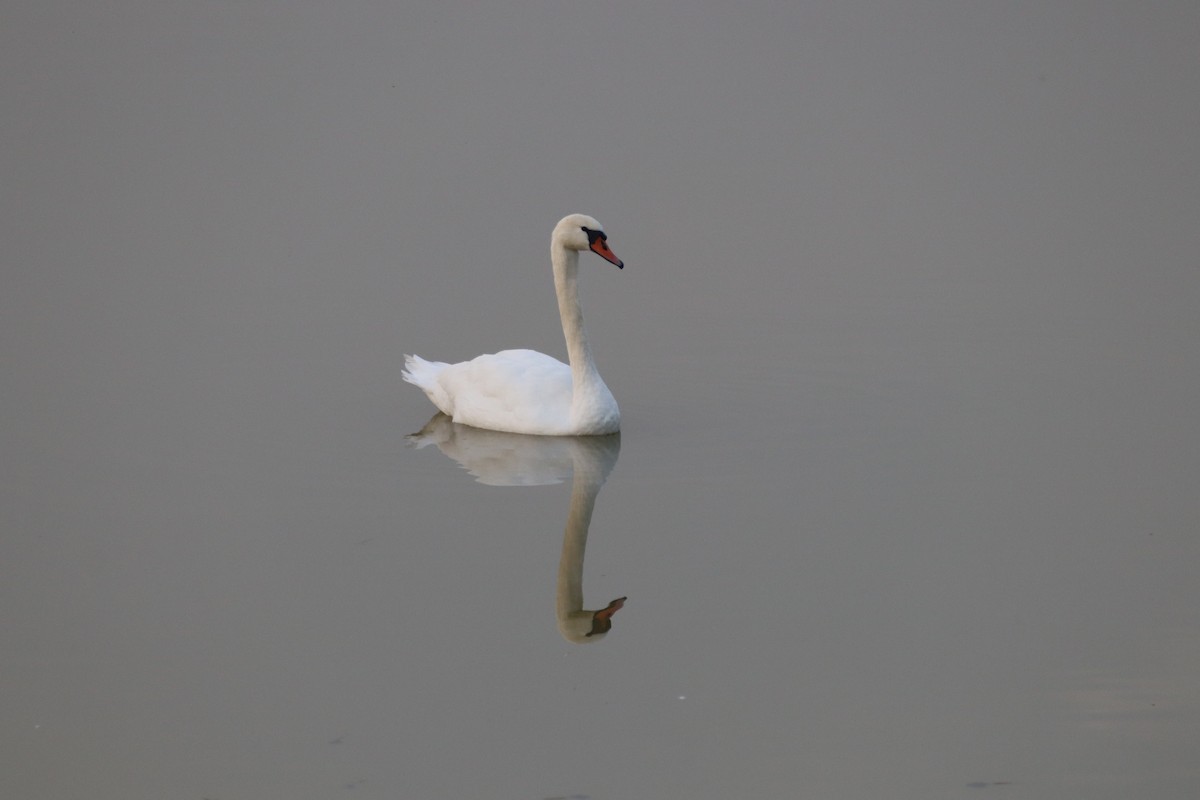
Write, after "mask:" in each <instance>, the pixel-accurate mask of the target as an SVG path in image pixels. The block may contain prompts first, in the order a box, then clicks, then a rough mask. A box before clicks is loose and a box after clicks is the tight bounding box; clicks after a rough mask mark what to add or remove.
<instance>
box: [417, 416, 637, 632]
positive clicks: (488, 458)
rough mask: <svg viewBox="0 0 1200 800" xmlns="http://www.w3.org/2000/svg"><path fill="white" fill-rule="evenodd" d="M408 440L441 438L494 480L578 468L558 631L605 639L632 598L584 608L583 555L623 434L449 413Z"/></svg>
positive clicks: (509, 482) (551, 478) (523, 482)
mask: <svg viewBox="0 0 1200 800" xmlns="http://www.w3.org/2000/svg"><path fill="white" fill-rule="evenodd" d="M409 441H410V443H412V444H413V445H414V446H416V447H418V448H421V447H425V446H427V445H431V444H432V445H435V446H436V447H437V448H438V449H439V450H441V451H442V453H444V454H445V455H446V456H449V457H450V458H452V459H454V460H455V461H457V462H458V463H459V464H461V465H462V466H463V467H464V468H465V469H466V470H467V471H468V472H470V473H471V475H473V476H475V479H476V480H477V481H479V482H480V483H484V484H487V485H489V486H539V485H545V484H554V483H561V482H562V481H564V480H566V477H567V475H568V474H570V475H571V501H570V505H569V507H568V510H567V523H566V531H565V533H564V534H563V545H562V556H561V558H560V559H559V564H558V582H557V589H556V591H555V616H556V617H557V620H558V631H559V633H561V634H562V635H563V638H564V639H566V640H567V641H569V642H573V643H575V644H584V643H587V642H595V641H599V640H600V639H602V638H604V635H605V634H606V633H608V631H609V630H610V629H611V628H612V617H613V615H614V614H616V613H617V612H618V611H620V610H621V608H622V607H623V606H624V605H625V600H626V598H624V597H618V598H617V599H615V600H613V601H612V602H611V603H609V604H608V605H607V606H605V607H604V608H602V609H599V610H588V609H585V608H584V607H583V558H584V552H585V551H586V549H587V537H588V529H589V527H590V525H591V521H592V511H593V509H594V508H595V505H596V496H597V495H598V494H599V493H600V488H601V487H602V486H604V482H605V481H606V480H607V479H608V475H609V473H610V472H612V469H613V467H614V466H615V465H616V463H617V456H618V455H619V454H620V452H621V437H620V435H612V436H578V437H560V436H554V437H549V436H522V435H518V434H510V433H502V432H499V431H487V430H481V429H479V428H473V427H471V426H469V425H459V424H456V423H455V422H453V421H452V420H451V419H450V418H449V417H447V416H446V415H445V414H437V415H435V416H434V417H433V419H431V420H429V422H428V423H427V424H426V425H425V427H424V428H422V429H421V430H420V431H419V432H417V433H415V434H413V435H412V436H410V437H409Z"/></svg>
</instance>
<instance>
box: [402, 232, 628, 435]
mask: <svg viewBox="0 0 1200 800" xmlns="http://www.w3.org/2000/svg"><path fill="white" fill-rule="evenodd" d="M581 250H591V251H592V252H594V253H596V254H598V255H599V256H601V257H602V258H604V259H605V260H607V261H609V262H610V263H612V264H615V265H617V267H624V263H623V262H622V261H621V260H620V259H619V258H617V257H616V255H615V254H614V253H613V251H612V250H611V249H609V246H608V237H607V235H606V234H605V233H604V229H603V228H602V227H601V226H600V223H599V222H597V221H596V220H595V219H594V218H592V217H589V216H587V215H586V214H571V215H569V216H566V217H563V219H562V220H560V221H559V223H558V225H556V226H555V228H554V233H553V234H552V235H551V237H550V259H551V262H552V264H553V266H554V289H555V292H556V293H557V295H558V312H559V316H560V318H561V320H562V327H563V336H564V337H565V338H566V341H567V357H568V360H569V361H570V365H569V366H568V365H567V364H564V363H562V362H561V361H559V360H558V359H556V358H552V357H550V356H548V355H546V354H544V353H539V352H537V351H534V350H503V351H501V352H499V353H494V354H491V355H483V356H479V357H477V358H474V359H472V360H471V361H463V362H460V363H458V364H446V363H443V362H440V361H426V360H425V359H423V358H420V357H419V356H415V355H412V356H406V357H405V372H404V380H406V381H408V382H409V383H412V384H414V385H416V386H418V387H420V389H421V390H422V391H424V392H425V394H426V395H427V396H428V397H429V399H430V401H431V402H432V403H433V404H434V405H435V406H437V407H438V409H439V410H441V412H442V413H443V414H446V415H447V416H448V417H450V418H451V419H453V420H454V421H455V422H460V423H463V424H466V425H473V426H474V427H476V428H486V429H488V430H494V431H507V432H509V433H529V434H540V435H549V436H590V435H602V434H608V433H615V432H616V431H617V430H619V429H620V427H621V412H620V410H619V409H618V408H617V401H616V400H615V399H614V398H613V396H612V392H610V391H609V390H608V386H606V385H605V383H604V380H603V379H602V378H601V377H600V372H599V370H598V369H597V368H596V363H595V361H594V360H593V359H592V351H591V348H590V346H589V345H588V341H587V335H586V333H585V332H584V329H583V310H582V308H581V306H580V303H579V252H580V251H581Z"/></svg>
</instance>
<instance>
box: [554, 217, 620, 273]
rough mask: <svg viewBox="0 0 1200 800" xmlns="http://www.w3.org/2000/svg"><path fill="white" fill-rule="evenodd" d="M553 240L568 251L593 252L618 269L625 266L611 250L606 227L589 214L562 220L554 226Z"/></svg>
mask: <svg viewBox="0 0 1200 800" xmlns="http://www.w3.org/2000/svg"><path fill="white" fill-rule="evenodd" d="M551 240H552V241H554V242H555V243H556V244H561V245H562V246H563V247H565V248H567V249H568V250H591V251H592V252H593V253H595V254H596V255H598V256H600V257H601V258H603V259H604V260H605V261H608V262H609V263H611V264H616V265H617V268H618V269H621V268H624V266H625V262H624V261H622V260H621V259H619V258H617V254H616V253H614V252H613V251H612V250H611V249H610V248H609V246H608V234H607V233H605V232H604V226H603V225H601V224H600V223H599V222H597V221H596V218H595V217H589V216H588V215H587V214H568V215H567V216H565V217H563V218H562V219H560V220H559V221H558V224H557V225H555V226H554V235H553V236H552V237H551Z"/></svg>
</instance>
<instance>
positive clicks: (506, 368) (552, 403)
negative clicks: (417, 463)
mask: <svg viewBox="0 0 1200 800" xmlns="http://www.w3.org/2000/svg"><path fill="white" fill-rule="evenodd" d="M436 382H437V384H438V388H439V389H440V393H441V394H442V395H444V397H445V399H446V402H447V405H449V406H450V408H443V407H442V406H440V405H439V406H438V407H439V408H441V409H442V411H444V412H445V413H446V414H448V415H449V416H450V417H452V418H453V419H454V421H455V422H460V423H462V424H464V425H472V426H474V427H477V428H488V429H490V430H498V431H510V432H513V433H540V434H558V433H567V432H568V431H569V426H570V417H571V368H570V367H568V366H567V365H566V364H564V363H563V362H561V361H559V360H558V359H556V358H551V357H550V356H548V355H546V354H544V353H539V352H537V351H536V350H504V351H501V352H499V353H492V354H489V355H484V356H479V357H478V358H474V359H472V360H470V361H463V362H461V363H458V364H449V365H447V366H446V367H445V368H444V369H442V370H440V371H439V372H438V373H437V376H436ZM436 404H437V403H436V402H435V405H436Z"/></svg>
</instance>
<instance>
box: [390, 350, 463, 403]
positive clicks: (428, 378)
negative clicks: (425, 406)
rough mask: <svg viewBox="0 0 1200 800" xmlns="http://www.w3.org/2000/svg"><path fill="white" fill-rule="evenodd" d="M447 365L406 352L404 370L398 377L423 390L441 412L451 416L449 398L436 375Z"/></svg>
mask: <svg viewBox="0 0 1200 800" xmlns="http://www.w3.org/2000/svg"><path fill="white" fill-rule="evenodd" d="M448 366H450V365H449V364H447V363H445V362H443V361H426V360H425V359H423V358H421V357H420V356H410V355H407V354H406V355H405V356H404V371H403V372H401V373H400V377H402V378H404V380H405V381H407V382H408V383H411V384H412V385H413V386H416V387H417V388H418V389H420V390H421V391H423V392H424V393H425V395H426V396H427V397H428V398H429V400H430V402H431V403H433V404H434V405H435V406H437V407H438V409H440V410H441V411H442V412H443V413H445V414H448V415H451V416H453V408H450V407H448V406H449V405H450V403H449V400H450V398H449V397H448V396H447V395H446V390H445V389H443V388H442V385H441V384H440V383H439V382H438V375H440V374H441V372H442V370H444V369H445V368H446V367H448Z"/></svg>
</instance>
